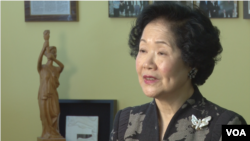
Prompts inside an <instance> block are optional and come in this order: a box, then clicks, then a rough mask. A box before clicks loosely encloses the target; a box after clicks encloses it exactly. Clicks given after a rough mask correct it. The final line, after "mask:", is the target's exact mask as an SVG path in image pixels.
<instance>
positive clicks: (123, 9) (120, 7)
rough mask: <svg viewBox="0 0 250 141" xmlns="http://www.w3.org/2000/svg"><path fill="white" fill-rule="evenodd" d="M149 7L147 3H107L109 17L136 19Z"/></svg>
mask: <svg viewBox="0 0 250 141" xmlns="http://www.w3.org/2000/svg"><path fill="white" fill-rule="evenodd" d="M148 5H149V1H140V0H133V1H109V2H108V8H109V10H108V11H109V17H114V18H115V17H116V18H117V17H120V18H122V17H137V16H138V15H139V14H140V13H141V11H142V10H143V9H144V8H145V7H146V6H148Z"/></svg>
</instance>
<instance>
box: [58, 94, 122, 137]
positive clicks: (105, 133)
mask: <svg viewBox="0 0 250 141" xmlns="http://www.w3.org/2000/svg"><path fill="white" fill-rule="evenodd" d="M116 103H117V102H116V100H66V99H60V100H59V105H60V111H61V112H60V117H59V130H60V133H61V135H62V136H63V137H65V135H66V134H65V132H66V116H98V117H99V124H98V126H99V127H98V130H99V131H98V141H107V140H109V136H110V133H111V130H112V128H113V121H114V116H115V113H116V105H117V104H116Z"/></svg>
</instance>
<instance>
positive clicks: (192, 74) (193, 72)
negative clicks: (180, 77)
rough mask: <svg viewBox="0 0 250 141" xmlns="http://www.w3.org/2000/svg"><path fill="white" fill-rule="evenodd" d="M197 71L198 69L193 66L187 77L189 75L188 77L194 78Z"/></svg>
mask: <svg viewBox="0 0 250 141" xmlns="http://www.w3.org/2000/svg"><path fill="white" fill-rule="evenodd" d="M197 72H198V70H197V69H196V68H193V69H192V70H191V71H190V72H189V74H188V77H189V78H190V79H192V78H195V75H196V73H197Z"/></svg>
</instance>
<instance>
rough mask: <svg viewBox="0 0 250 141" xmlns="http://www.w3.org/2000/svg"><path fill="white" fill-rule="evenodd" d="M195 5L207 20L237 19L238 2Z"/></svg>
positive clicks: (213, 2)
mask: <svg viewBox="0 0 250 141" xmlns="http://www.w3.org/2000/svg"><path fill="white" fill-rule="evenodd" d="M196 5H197V6H198V7H200V9H201V10H203V12H204V13H205V14H207V16H208V17H209V18H222V19H228V18H231V19H232V18H238V17H239V10H238V9H239V2H238V1H196Z"/></svg>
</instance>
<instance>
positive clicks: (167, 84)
mask: <svg viewBox="0 0 250 141" xmlns="http://www.w3.org/2000/svg"><path fill="white" fill-rule="evenodd" d="M166 25H167V26H166ZM168 25H169V23H168V22H166V21H165V20H163V19H157V20H154V21H152V22H150V23H149V24H147V26H146V27H145V28H144V30H143V33H142V37H141V40H140V44H139V53H138V55H137V58H136V71H137V74H138V78H139V83H140V85H141V87H142V90H143V92H144V93H145V95H146V96H148V97H154V98H158V97H161V96H164V95H166V94H167V95H168V94H171V93H174V92H176V91H178V90H180V89H181V88H182V87H184V86H190V84H191V80H190V79H189V78H188V73H189V71H190V70H191V68H189V67H188V66H187V65H185V64H184V62H183V60H182V58H181V51H180V49H179V48H178V47H177V46H176V45H175V42H174V41H175V40H174V36H173V34H172V32H171V31H170V30H169V28H168V27H170V26H168Z"/></svg>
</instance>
